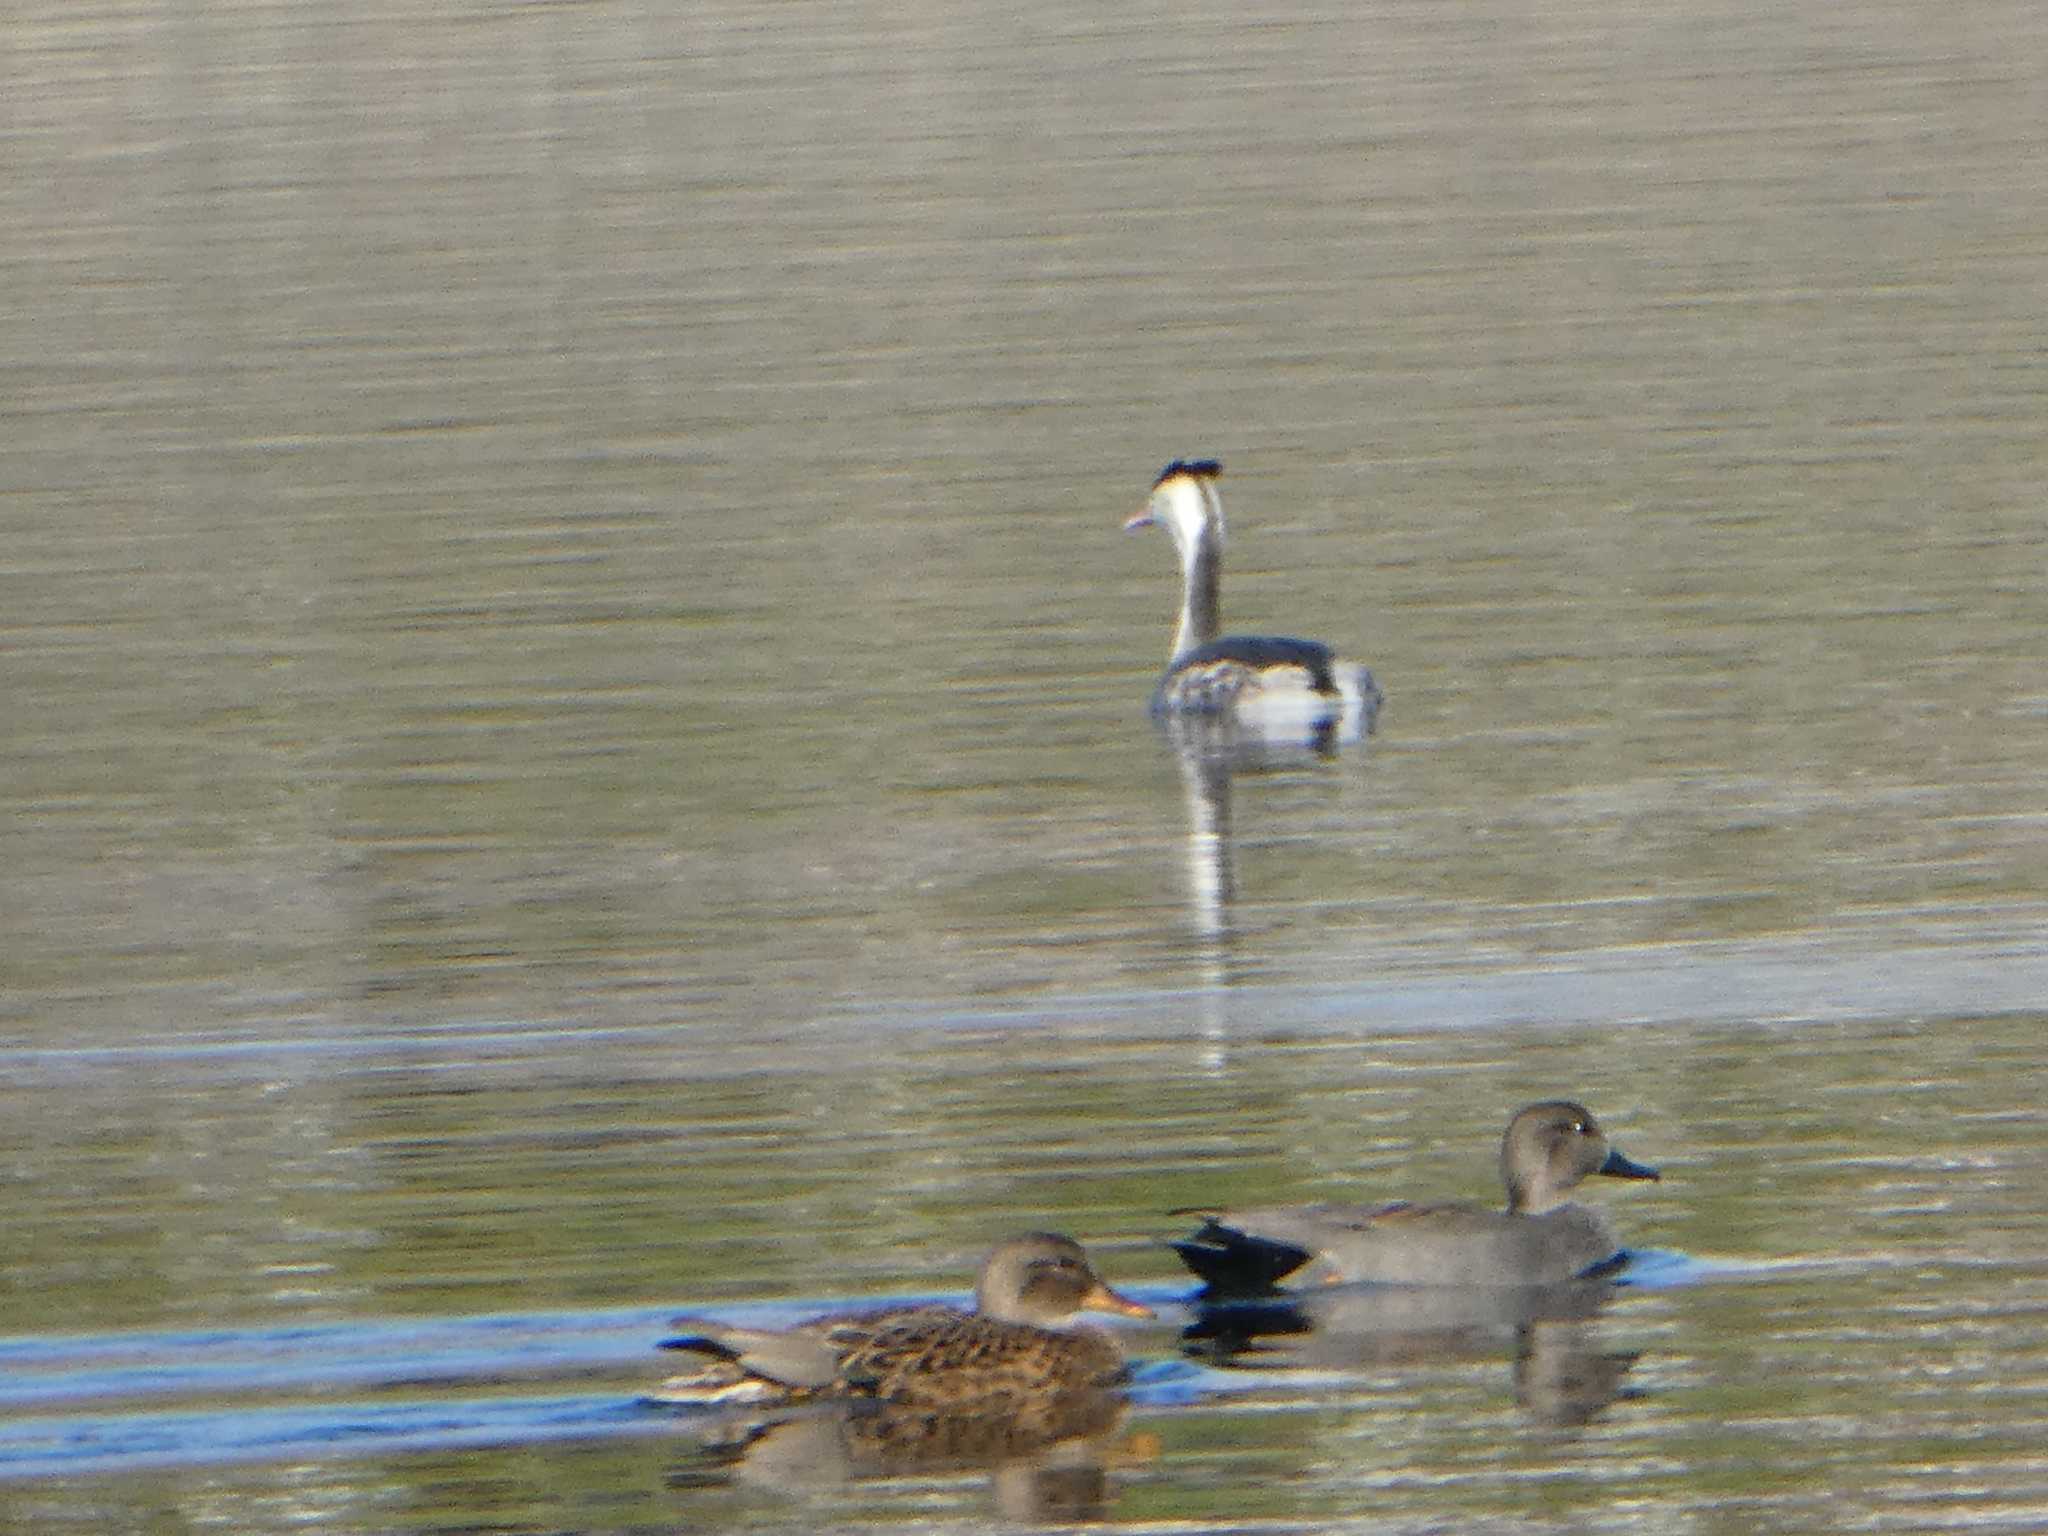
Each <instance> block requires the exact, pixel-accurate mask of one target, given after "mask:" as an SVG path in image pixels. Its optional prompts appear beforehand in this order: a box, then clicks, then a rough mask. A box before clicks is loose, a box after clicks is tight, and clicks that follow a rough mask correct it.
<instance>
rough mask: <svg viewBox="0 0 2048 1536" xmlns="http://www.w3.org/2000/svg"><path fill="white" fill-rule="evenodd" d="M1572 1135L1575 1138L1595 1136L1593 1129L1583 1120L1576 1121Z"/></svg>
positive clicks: (1573, 1123) (1573, 1124)
mask: <svg viewBox="0 0 2048 1536" xmlns="http://www.w3.org/2000/svg"><path fill="white" fill-rule="evenodd" d="M1572 1134H1573V1135H1575V1136H1590V1135H1592V1134H1593V1128H1592V1127H1591V1126H1589V1125H1587V1124H1586V1122H1585V1121H1583V1120H1574V1121H1573V1122H1572Z"/></svg>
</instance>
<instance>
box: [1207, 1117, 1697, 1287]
mask: <svg viewBox="0 0 2048 1536" xmlns="http://www.w3.org/2000/svg"><path fill="white" fill-rule="evenodd" d="M1500 1169H1501V1181H1502V1183H1504V1184H1505V1185H1506V1186H1507V1192H1508V1204H1507V1209H1506V1210H1504V1211H1492V1210H1486V1209H1484V1208H1482V1207H1480V1206H1475V1205H1465V1204H1445V1205H1413V1204H1409V1203H1408V1202H1406V1201H1401V1202H1396V1203H1395V1204H1392V1205H1344V1204H1330V1205H1294V1206H1274V1207H1270V1208H1267V1209H1264V1210H1249V1211H1223V1212H1201V1211H1197V1212H1196V1213H1195V1214H1200V1215H1203V1216H1205V1217H1206V1220H1205V1221H1204V1222H1203V1224H1202V1227H1201V1229H1200V1230H1199V1231H1197V1232H1196V1233H1195V1234H1194V1235H1193V1236H1192V1237H1189V1238H1187V1239H1185V1240H1183V1241H1181V1242H1177V1243H1175V1244H1174V1245H1173V1247H1174V1249H1175V1251H1177V1252H1178V1253H1179V1254H1180V1256H1181V1258H1182V1260H1183V1261H1184V1262H1185V1263H1186V1264H1187V1266H1188V1268H1190V1269H1191V1270H1193V1271H1194V1272H1195V1273H1196V1274H1197V1275H1198V1276H1200V1277H1201V1279H1202V1280H1203V1281H1204V1282H1205V1283H1206V1284H1207V1285H1208V1286H1209V1287H1210V1288H1211V1289H1213V1290H1217V1291H1252V1292H1256V1291H1259V1290H1264V1289H1269V1288H1270V1287H1271V1286H1273V1285H1274V1284H1275V1283H1276V1282H1277V1281H1279V1280H1280V1279H1282V1278H1283V1277H1289V1276H1291V1277H1293V1278H1294V1279H1296V1280H1298V1281H1302V1282H1306V1283H1311V1284H1313V1283H1325V1284H1327V1283H1334V1282H1338V1281H1375V1282H1379V1283H1383V1284H1390V1285H1553V1284H1556V1283H1558V1282H1560V1281H1564V1280H1570V1279H1573V1278H1575V1277H1577V1276H1580V1275H1585V1274H1590V1273H1595V1272H1598V1271H1600V1270H1603V1269H1605V1268H1608V1267H1611V1266H1613V1265H1615V1264H1616V1263H1617V1262H1618V1261H1619V1260H1620V1258H1621V1257H1622V1254H1621V1249H1620V1245H1619V1244H1618V1243H1617V1242H1616V1241H1615V1239H1614V1234H1613V1233H1612V1232H1611V1231H1610V1230H1609V1229H1608V1225H1607V1220H1606V1218H1605V1217H1604V1216H1602V1215H1601V1213H1600V1212H1598V1211H1596V1210H1593V1209H1592V1208H1590V1207H1588V1206H1583V1205H1578V1204H1576V1203H1574V1202H1573V1200H1572V1198H1571V1195H1572V1191H1573V1190H1574V1189H1575V1188H1577V1187H1578V1185H1579V1183H1580V1181H1582V1180H1584V1179H1586V1178H1589V1177H1591V1176H1592V1175H1594V1174H1604V1175H1605V1176H1607V1177H1608V1178H1616V1179H1654V1178H1656V1177H1657V1176H1658V1175H1657V1170H1656V1169H1654V1168H1646V1167H1644V1166H1643V1165H1642V1164H1641V1163H1636V1162H1631V1161H1630V1160H1629V1159H1628V1158H1626V1157H1624V1156H1622V1154H1621V1153H1620V1152H1618V1151H1616V1150H1615V1149H1614V1148H1613V1147H1611V1146H1609V1145H1608V1142H1607V1136H1606V1133H1605V1132H1603V1131H1602V1130H1601V1129H1600V1126H1599V1123H1598V1122H1597V1121H1595V1120H1594V1118H1593V1116H1592V1114H1591V1112H1590V1111H1588V1110H1587V1109H1586V1108H1585V1107H1584V1106H1583V1105H1580V1104H1572V1103H1568V1102H1563V1101H1556V1102H1548V1103H1543V1104H1531V1105H1530V1106H1529V1107H1528V1108H1526V1109H1524V1110H1522V1111H1520V1112H1519V1113H1518V1114H1516V1116H1515V1118H1514V1119H1513V1120H1511V1121H1509V1122H1508V1129H1507V1134H1506V1135H1505V1136H1503V1137H1502V1138H1501V1145H1500Z"/></svg>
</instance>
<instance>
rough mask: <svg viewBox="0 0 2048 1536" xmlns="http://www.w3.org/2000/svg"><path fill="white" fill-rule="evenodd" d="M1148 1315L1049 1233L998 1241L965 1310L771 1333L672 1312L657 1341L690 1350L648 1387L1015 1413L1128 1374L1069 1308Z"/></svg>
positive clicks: (701, 1397)
mask: <svg viewBox="0 0 2048 1536" xmlns="http://www.w3.org/2000/svg"><path fill="white" fill-rule="evenodd" d="M1084 1311H1089V1312H1112V1313H1117V1314H1120V1315H1122V1316H1125V1317H1150V1316H1151V1315H1152V1311H1151V1308H1149V1307H1146V1306H1144V1305H1142V1304H1141V1303H1139V1302H1135V1301H1132V1300H1131V1299H1130V1298H1129V1297H1126V1296H1121V1295H1119V1294H1117V1292H1115V1291H1113V1290H1111V1289H1110V1288H1109V1286H1108V1285H1107V1284H1106V1283H1104V1281H1103V1280H1102V1278H1101V1276H1099V1275H1097V1274H1096V1273H1095V1271H1094V1269H1093V1268H1092V1267H1091V1266H1090V1265H1089V1263H1088V1256H1087V1254H1086V1253H1085V1252H1084V1251H1083V1250H1082V1248H1081V1245H1080V1244H1079V1243H1077V1242H1075V1241H1074V1240H1073V1239H1072V1238H1069V1237H1062V1236H1059V1235H1058V1234H1055V1233H1050V1232H1027V1233H1024V1234H1023V1235H1022V1236H1019V1237H1013V1238H1010V1239H1008V1240H1006V1241H1004V1242H1001V1243H998V1244H997V1245H996V1246H995V1248H994V1249H992V1250H991V1251H990V1253H989V1255H988V1257H987V1259H986V1260H984V1261H983V1263H982V1266H981V1276H980V1279H979V1281H978V1282H977V1284H976V1286H975V1292H974V1310H973V1311H972V1312H963V1311H961V1310H960V1309H959V1308H957V1307H947V1306H939V1305H935V1304H934V1305H920V1306H911V1307H887V1308H882V1309H879V1310H875V1311H867V1312H849V1313H838V1314H834V1315H830V1316H826V1317H820V1318H814V1319H812V1320H811V1321H810V1322H807V1323H800V1324H798V1325H797V1326H796V1327H794V1328H790V1329H786V1330H783V1331H780V1332H776V1331H770V1330H767V1329H760V1328H740V1327H734V1326H731V1325H729V1324H724V1323H715V1322H711V1321H708V1320H706V1319H703V1318H695V1317H680V1318H677V1319H676V1320H675V1326H676V1327H678V1328H681V1329H684V1330H685V1331H684V1332H683V1333H681V1334H679V1335H678V1336H677V1337H675V1338H671V1339H666V1340H664V1341H663V1342H662V1348H664V1349H672V1350H678V1351H680V1352H682V1353H684V1354H686V1355H688V1356H690V1357H692V1359H693V1363H694V1368H693V1369H692V1370H690V1371H688V1372H685V1373H683V1374H681V1375H677V1376H672V1377H670V1378H669V1379H668V1380H667V1381H664V1382H663V1383H662V1384H661V1386H660V1387H659V1388H657V1389H656V1390H655V1391H654V1392H653V1393H651V1394H649V1395H650V1398H651V1400H653V1401H656V1402H664V1403H735V1402H739V1403H768V1404H775V1403H797V1402H805V1401H812V1400H818V1399H831V1398H845V1399H863V1398H864V1399H871V1400H878V1401H881V1402H886V1403H894V1404H900V1405H903V1406H907V1407H916V1408H923V1409H927V1410H934V1411H940V1412H948V1413H977V1414H982V1413H1004V1412H1018V1411H1024V1410H1027V1409H1030V1408H1032V1407H1033V1406H1034V1405H1038V1404H1042V1403H1043V1402H1044V1401H1045V1400H1046V1399H1048V1398H1053V1397H1057V1396H1059V1395H1061V1394H1063V1393H1070V1392H1087V1391H1100V1390H1102V1389H1103V1388H1105V1387H1109V1386H1113V1385H1114V1384H1115V1383H1116V1382H1118V1381H1120V1380H1121V1379H1122V1377H1123V1375H1124V1369H1125V1367H1124V1358H1123V1351H1122V1350H1121V1349H1120V1348H1119V1347H1118V1346H1117V1343H1116V1340H1115V1339H1113V1338H1111V1337H1110V1336H1109V1335H1108V1334H1107V1333H1104V1332H1102V1331H1101V1330H1099V1329H1095V1328H1088V1327H1076V1326H1074V1324H1075V1323H1076V1321H1077V1319H1078V1314H1080V1313H1081V1312H1084Z"/></svg>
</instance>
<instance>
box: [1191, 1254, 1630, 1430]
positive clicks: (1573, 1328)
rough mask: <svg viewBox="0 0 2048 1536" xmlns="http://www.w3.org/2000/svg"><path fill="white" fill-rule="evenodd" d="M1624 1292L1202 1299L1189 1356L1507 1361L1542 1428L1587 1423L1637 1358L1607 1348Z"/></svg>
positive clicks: (1421, 1289) (1604, 1283) (1346, 1288)
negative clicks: (1606, 1336)
mask: <svg viewBox="0 0 2048 1536" xmlns="http://www.w3.org/2000/svg"><path fill="white" fill-rule="evenodd" d="M1619 1289H1620V1288H1619V1287H1618V1286H1617V1285H1616V1284H1615V1283H1614V1281H1613V1280H1611V1279H1607V1278H1601V1277H1587V1278H1584V1279H1579V1280H1573V1281H1569V1282H1566V1283H1563V1284H1558V1285H1540V1286H1436V1285H1372V1284H1365V1285H1356V1284H1354V1285H1329V1286H1324V1287H1322V1288H1320V1289H1317V1290H1311V1291H1305V1292H1302V1293H1301V1294H1299V1295H1293V1294H1287V1295H1275V1296H1272V1297H1270V1298H1267V1299H1263V1300H1245V1299H1239V1298H1230V1297H1217V1296H1213V1295H1211V1294H1210V1293H1207V1292H1204V1293H1202V1294H1200V1295H1198V1296H1197V1297H1196V1298H1195V1301H1194V1307H1195V1317H1194V1320H1193V1321H1192V1322H1191V1323H1190V1324H1189V1325H1188V1326H1187V1328H1186V1329H1184V1330H1183V1331H1182V1334H1181V1347H1182V1349H1183V1351H1185V1352H1186V1353H1187V1354H1189V1355H1191V1356H1193V1357H1195V1358H1197V1359H1200V1360H1203V1361H1205V1362H1206V1363H1208V1364H1210V1365H1214V1366H1220V1367H1223V1368H1225V1369H1230V1368H1239V1369H1244V1368H1251V1369H1258V1370H1272V1369H1275V1368H1290V1367H1295V1368H1303V1369H1318V1370H1343V1369H1352V1370H1355V1369H1359V1368H1361V1367H1379V1368H1384V1367H1389V1366H1412V1365H1427V1364H1434V1363H1438V1362H1444V1361H1479V1360H1488V1359H1498V1358H1500V1357H1502V1356H1505V1357H1507V1358H1508V1359H1509V1360H1510V1361H1511V1362H1512V1365H1513V1374H1514V1393H1515V1400H1516V1402H1517V1403H1519V1404H1520V1405H1521V1406H1522V1408H1523V1410H1524V1411H1525V1412H1526V1413H1527V1414H1528V1415H1529V1417H1530V1418H1531V1419H1533V1420H1535V1421H1536V1422H1538V1423H1541V1424H1548V1425H1558V1426H1572V1425H1579V1424H1584V1423H1586V1422H1588V1421H1589V1420H1591V1419H1592V1418H1594V1417H1595V1416H1596V1415H1598V1414H1599V1413H1600V1412H1601V1411H1602V1410H1603V1409H1605V1408H1606V1407H1607V1406H1608V1405H1609V1404H1610V1403H1613V1402H1614V1401H1615V1400H1616V1399H1617V1398H1620V1397H1622V1396H1624V1395H1625V1394H1624V1381H1625V1379H1626V1377H1627V1376H1628V1373H1629V1370H1630V1369H1631V1368H1632V1367H1633V1366H1634V1364H1635V1362H1636V1360H1637V1359H1638V1355H1637V1353H1635V1352H1632V1351H1615V1350H1608V1349H1603V1348H1602V1347H1601V1345H1602V1340H1601V1338H1600V1334H1599V1329H1598V1326H1597V1322H1598V1318H1599V1315H1600V1313H1601V1311H1602V1310H1603V1309H1604V1308H1605V1307H1606V1306H1607V1304H1608V1303H1609V1302H1611V1301H1612V1300H1613V1299H1614V1297H1615V1295H1616V1293H1617V1291H1618V1290H1619Z"/></svg>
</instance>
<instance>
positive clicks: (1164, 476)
mask: <svg viewBox="0 0 2048 1536" xmlns="http://www.w3.org/2000/svg"><path fill="white" fill-rule="evenodd" d="M1222 473H1223V461H1222V460H1221V459H1175V460H1174V461H1173V462H1172V463H1171V464H1169V465H1167V466H1166V468H1164V469H1162V470H1161V471H1159V478H1158V479H1157V480H1154V481H1153V482H1152V488H1153V489H1154V490H1157V489H1158V488H1159V487H1160V486H1162V485H1164V484H1166V482H1167V481H1169V480H1171V479H1172V478H1173V477H1174V476H1175V475H1193V476H1194V477H1195V478H1196V479H1198V480H1213V479H1215V478H1216V477H1217V476H1218V475H1220V474H1222Z"/></svg>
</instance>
